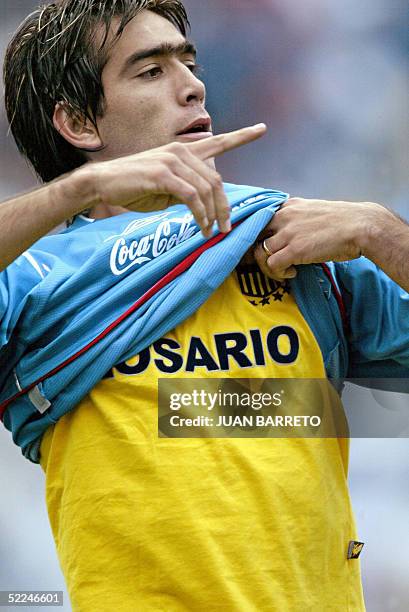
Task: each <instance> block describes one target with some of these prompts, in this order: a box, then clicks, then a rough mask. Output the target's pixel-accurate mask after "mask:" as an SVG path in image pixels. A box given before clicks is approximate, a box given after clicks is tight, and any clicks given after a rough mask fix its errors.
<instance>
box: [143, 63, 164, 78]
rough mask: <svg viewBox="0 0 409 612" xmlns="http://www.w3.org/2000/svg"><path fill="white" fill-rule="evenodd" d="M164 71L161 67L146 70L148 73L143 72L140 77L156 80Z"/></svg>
mask: <svg viewBox="0 0 409 612" xmlns="http://www.w3.org/2000/svg"><path fill="white" fill-rule="evenodd" d="M162 72H163V70H162V68H161V67H160V66H155V67H154V68H150V69H149V70H146V72H142V74H139V75H138V77H140V78H142V79H148V80H149V79H156V78H157V77H158V76H159V75H160V74H162Z"/></svg>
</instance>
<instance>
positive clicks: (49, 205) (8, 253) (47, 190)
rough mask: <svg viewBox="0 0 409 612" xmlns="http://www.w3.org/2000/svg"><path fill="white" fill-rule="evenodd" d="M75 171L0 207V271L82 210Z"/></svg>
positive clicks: (84, 206) (81, 200)
mask: <svg viewBox="0 0 409 612" xmlns="http://www.w3.org/2000/svg"><path fill="white" fill-rule="evenodd" d="M81 191H82V186H81V181H79V180H78V175H77V173H76V172H72V173H70V174H67V175H64V176H62V177H60V178H59V179H57V180H55V181H53V182H52V183H48V184H47V185H44V186H43V187H40V188H38V189H36V190H34V191H32V192H30V193H25V194H22V195H19V196H17V197H15V198H12V199H11V200H7V201H5V202H2V203H1V204H0V228H1V229H0V271H2V270H4V269H5V268H6V267H7V266H8V265H9V264H11V263H12V262H13V261H14V260H15V259H16V258H17V257H18V256H19V255H21V253H23V252H24V251H26V250H27V249H28V248H29V247H30V246H31V245H32V244H33V243H34V242H36V241H37V240H38V239H40V238H41V237H42V236H44V235H45V234H47V233H48V232H50V231H51V230H52V229H54V228H55V227H57V226H58V225H60V224H61V223H63V222H64V221H66V220H67V219H69V218H70V217H73V216H74V215H76V214H78V213H79V212H81V210H84V208H86V205H84V199H83V196H84V194H83V193H81Z"/></svg>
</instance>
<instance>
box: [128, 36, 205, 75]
mask: <svg viewBox="0 0 409 612" xmlns="http://www.w3.org/2000/svg"><path fill="white" fill-rule="evenodd" d="M181 55H193V57H196V55H197V49H196V47H195V45H194V44H193V43H191V42H189V41H188V40H186V41H185V42H183V43H180V44H179V45H173V44H171V43H162V44H161V45H157V46H156V47H151V48H150V49H144V50H143V51H136V52H135V53H132V55H130V56H129V57H127V58H126V60H125V62H124V63H123V66H122V68H121V71H120V76H122V75H123V74H124V73H126V72H127V70H129V68H131V67H132V66H134V65H135V64H136V63H137V62H140V61H142V60H144V59H147V58H150V57H171V56H181Z"/></svg>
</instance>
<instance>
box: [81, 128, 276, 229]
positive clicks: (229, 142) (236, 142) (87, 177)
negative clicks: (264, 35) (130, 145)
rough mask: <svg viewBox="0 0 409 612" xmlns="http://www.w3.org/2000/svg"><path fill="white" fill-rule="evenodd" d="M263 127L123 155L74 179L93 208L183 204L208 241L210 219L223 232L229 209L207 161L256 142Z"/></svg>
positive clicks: (217, 176)
mask: <svg viewBox="0 0 409 612" xmlns="http://www.w3.org/2000/svg"><path fill="white" fill-rule="evenodd" d="M266 129H267V128H266V126H265V125H264V124H259V125H256V126H252V127H246V128H243V129H240V130H236V131H234V132H230V133H227V134H219V135H217V136H210V137H209V138H206V139H203V140H198V141H195V142H189V143H181V142H172V143H170V144H168V145H165V146H163V147H159V148H156V149H150V150H148V151H144V152H142V153H136V154H134V155H129V156H127V157H121V158H118V159H113V160H109V161H104V162H97V163H89V164H86V165H85V166H82V167H81V168H80V169H79V170H78V171H77V176H78V177H79V178H80V179H83V180H84V181H85V182H86V183H87V185H88V191H89V185H90V184H91V185H92V196H91V199H92V200H93V202H94V204H93V205H94V206H95V205H96V204H105V205H108V206H117V207H122V208H126V209H129V210H138V211H142V212H149V211H153V210H163V209H164V208H167V207H168V206H170V205H172V204H176V203H178V202H182V203H184V204H186V205H187V206H188V207H189V208H190V210H191V211H192V214H193V216H194V218H195V220H196V222H197V223H198V225H199V226H200V228H201V230H202V232H203V234H204V235H205V236H206V237H210V236H211V234H212V228H213V224H214V222H215V221H217V223H218V226H219V229H220V231H221V232H228V231H230V229H231V224H230V206H229V203H228V200H227V197H226V195H225V193H224V189H223V181H222V178H221V176H220V174H218V173H217V172H216V170H215V169H214V168H213V167H211V165H209V162H208V161H207V163H206V160H209V159H211V158H213V157H216V156H218V155H222V154H223V153H226V151H230V150H232V149H235V148H236V147H240V146H242V145H244V144H247V143H249V142H251V141H253V140H256V139H257V138H260V136H262V135H263V134H264V133H265V132H266Z"/></svg>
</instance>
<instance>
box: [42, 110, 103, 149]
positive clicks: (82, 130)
mask: <svg viewBox="0 0 409 612" xmlns="http://www.w3.org/2000/svg"><path fill="white" fill-rule="evenodd" d="M53 123H54V127H55V129H56V130H57V132H58V133H59V134H61V136H62V137H63V138H64V139H65V140H66V141H67V142H69V143H70V144H72V146H73V147H76V148H77V149H82V150H83V151H90V152H92V151H99V150H100V149H102V148H103V146H104V143H103V142H102V140H101V137H100V135H99V133H98V130H97V128H96V127H95V126H94V125H93V124H92V123H91V121H89V119H84V118H83V117H80V116H78V114H76V113H74V112H73V111H72V109H70V108H69V106H68V104H67V103H65V102H57V104H56V105H55V109H54V115H53Z"/></svg>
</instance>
